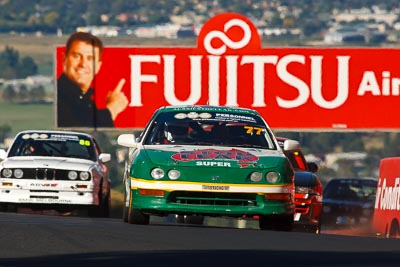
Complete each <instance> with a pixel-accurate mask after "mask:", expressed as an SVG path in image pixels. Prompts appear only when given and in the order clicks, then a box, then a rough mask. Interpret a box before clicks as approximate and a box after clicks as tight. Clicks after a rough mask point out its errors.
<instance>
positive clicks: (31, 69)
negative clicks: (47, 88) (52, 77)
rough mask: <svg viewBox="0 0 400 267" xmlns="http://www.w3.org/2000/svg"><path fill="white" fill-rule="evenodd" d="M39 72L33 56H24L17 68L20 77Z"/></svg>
mask: <svg viewBox="0 0 400 267" xmlns="http://www.w3.org/2000/svg"><path fill="white" fill-rule="evenodd" d="M37 73H38V66H37V65H36V63H35V61H34V60H33V58H31V57H29V56H28V57H24V58H23V59H22V61H21V63H20V67H19V68H18V69H17V76H18V78H26V77H28V76H31V75H35V74H37Z"/></svg>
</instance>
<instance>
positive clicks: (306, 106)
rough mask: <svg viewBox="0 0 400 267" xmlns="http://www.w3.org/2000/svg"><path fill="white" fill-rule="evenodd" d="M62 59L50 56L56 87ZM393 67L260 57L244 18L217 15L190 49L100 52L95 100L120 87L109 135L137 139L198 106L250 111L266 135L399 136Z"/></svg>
mask: <svg viewBox="0 0 400 267" xmlns="http://www.w3.org/2000/svg"><path fill="white" fill-rule="evenodd" d="M64 51H65V46H63V47H58V48H57V50H56V60H57V62H56V71H55V74H56V76H57V77H58V76H59V75H60V74H61V73H62V70H63V60H62V56H63V53H64ZM399 61H400V49H398V48H326V47H324V48H309V47H308V48H305V47H290V48H288V47H277V48H276V47H275V48H273V47H268V48H262V47H261V38H260V36H259V34H258V31H257V28H256V27H255V25H254V24H253V23H252V22H251V20H250V19H249V18H247V17H246V16H243V15H241V14H236V13H222V14H218V15H216V16H214V17H212V18H210V19H209V20H208V21H207V22H206V23H205V24H204V25H203V27H202V29H201V31H200V33H199V36H198V39H197V46H196V47H179V46H178V47H105V48H104V50H103V58H102V67H101V69H100V71H99V72H98V74H97V75H96V78H95V82H94V83H93V84H95V85H96V88H95V91H96V94H95V95H94V97H95V99H94V100H95V102H96V105H97V106H98V107H99V108H104V107H105V106H106V98H107V95H108V94H109V93H110V91H111V90H113V88H115V84H117V83H118V81H119V80H120V79H121V78H124V79H125V80H126V83H125V85H124V86H123V88H122V92H123V93H124V94H125V95H126V96H127V97H128V99H129V105H128V108H127V109H126V110H124V111H123V112H122V113H120V114H119V115H118V117H117V119H116V120H115V122H114V124H115V127H116V128H137V129H143V128H144V127H145V125H146V123H147V120H148V118H150V117H151V116H152V114H153V112H154V110H155V109H157V108H158V107H160V106H165V105H174V106H178V105H206V104H207V105H220V106H239V107H245V108H250V109H255V110H257V111H258V112H259V113H260V114H261V115H262V116H263V117H264V118H266V120H267V121H268V124H269V126H270V127H271V128H273V129H285V130H295V131H298V129H312V130H315V129H338V130H340V131H342V130H346V129H349V130H360V131H364V130H365V129H371V130H377V129H382V130H387V129H400V120H394V119H393V118H392V117H393V116H388V114H397V113H398V111H397V107H398V99H399V96H400V69H399V67H398V62H399ZM55 102H56V103H57V101H55ZM371 107H378V108H374V109H373V112H368V116H365V114H366V111H370V110H371ZM349 114H351V116H349ZM184 115H185V116H197V115H198V114H197V115H195V114H190V115H189V114H184ZM294 118H295V119H294ZM320 118H324V119H323V120H321V119H320ZM57 125H59V123H57Z"/></svg>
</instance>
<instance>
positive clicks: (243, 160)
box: [171, 149, 258, 167]
mask: <svg viewBox="0 0 400 267" xmlns="http://www.w3.org/2000/svg"><path fill="white" fill-rule="evenodd" d="M171 158H172V159H174V160H178V161H183V162H188V161H196V165H197V166H218V167H231V166H230V163H229V162H224V161H237V163H238V164H239V165H240V166H241V167H246V166H248V165H249V164H254V163H256V162H257V161H258V157H257V156H256V155H253V154H251V153H249V152H246V151H242V150H239V149H231V150H218V149H196V150H192V151H182V152H179V153H176V154H174V155H172V156H171ZM209 160H215V161H209ZM218 160H219V161H218ZM203 161H204V162H203ZM225 163H229V166H228V165H226V164H225ZM221 165H222V166H221Z"/></svg>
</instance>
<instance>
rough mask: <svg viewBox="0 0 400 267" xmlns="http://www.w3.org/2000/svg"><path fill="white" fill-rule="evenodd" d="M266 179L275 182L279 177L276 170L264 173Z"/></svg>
mask: <svg viewBox="0 0 400 267" xmlns="http://www.w3.org/2000/svg"><path fill="white" fill-rule="evenodd" d="M265 178H266V179H267V181H268V182H269V183H271V184H275V183H276V182H277V181H278V179H279V174H278V173H277V172H269V173H267V174H266V175H265Z"/></svg>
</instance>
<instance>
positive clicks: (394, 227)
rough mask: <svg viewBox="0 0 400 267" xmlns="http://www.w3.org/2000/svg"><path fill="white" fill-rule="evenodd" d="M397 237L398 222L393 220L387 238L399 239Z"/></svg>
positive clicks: (398, 230) (398, 231)
mask: <svg viewBox="0 0 400 267" xmlns="http://www.w3.org/2000/svg"><path fill="white" fill-rule="evenodd" d="M399 236H400V229H399V222H398V221H397V220H394V221H392V223H391V224H390V230H389V237H399Z"/></svg>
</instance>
